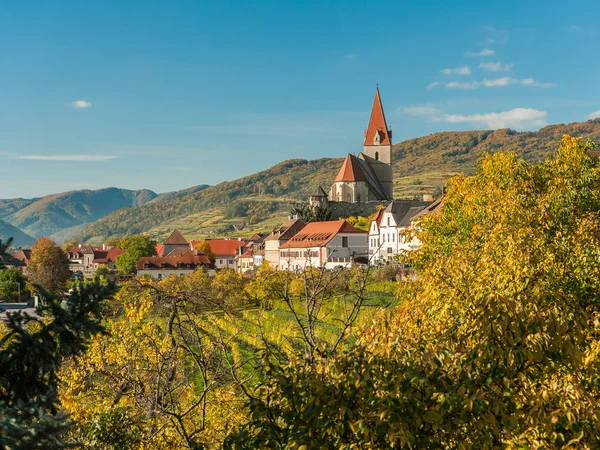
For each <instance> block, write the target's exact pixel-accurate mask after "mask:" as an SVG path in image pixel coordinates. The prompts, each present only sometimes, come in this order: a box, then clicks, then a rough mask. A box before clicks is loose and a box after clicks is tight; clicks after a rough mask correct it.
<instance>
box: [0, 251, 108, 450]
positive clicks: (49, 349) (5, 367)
mask: <svg viewBox="0 0 600 450" xmlns="http://www.w3.org/2000/svg"><path fill="white" fill-rule="evenodd" d="M6 249H7V246H6V244H4V245H2V244H1V243H0V254H2V253H4V252H5V251H6ZM114 292H115V287H114V285H109V286H102V285H100V284H98V283H94V284H91V285H89V286H86V287H81V288H79V289H76V290H74V291H72V292H71V293H70V294H69V295H68V296H65V295H64V294H61V295H58V296H56V295H53V294H51V293H45V294H44V298H45V300H46V301H45V302H44V304H43V305H42V306H41V307H40V310H39V313H40V314H41V315H42V316H43V319H37V318H33V317H31V316H29V315H26V314H22V313H21V312H16V313H9V314H8V320H7V322H6V323H5V324H4V325H2V327H0V368H1V370H0V447H1V448H11V449H12V448H15V449H16V448H19V449H29V448H44V449H56V448H64V447H65V446H66V445H65V442H64V440H63V434H64V432H65V429H66V428H67V426H68V418H67V416H66V415H65V413H64V411H63V410H62V409H61V408H60V404H59V402H58V398H57V392H56V387H57V382H58V377H57V372H58V370H59V368H60V366H61V364H62V362H63V361H64V360H65V358H67V357H70V356H73V355H77V354H79V353H80V352H81V351H82V350H83V349H84V348H85V344H86V342H87V340H88V339H89V337H90V335H91V334H94V333H97V332H98V331H101V330H102V328H101V326H100V310H101V307H102V303H103V301H104V300H105V299H107V298H109V297H110V296H111V295H112V294H113V293H114Z"/></svg>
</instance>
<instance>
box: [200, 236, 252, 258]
mask: <svg viewBox="0 0 600 450" xmlns="http://www.w3.org/2000/svg"><path fill="white" fill-rule="evenodd" d="M206 242H207V243H208V246H209V247H210V251H211V252H212V253H213V255H215V257H217V256H235V255H237V253H238V248H240V247H243V246H244V245H246V242H245V241H242V240H240V241H238V240H237V239H207V240H206Z"/></svg>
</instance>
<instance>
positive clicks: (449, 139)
mask: <svg viewBox="0 0 600 450" xmlns="http://www.w3.org/2000/svg"><path fill="white" fill-rule="evenodd" d="M564 134H570V135H573V136H577V137H584V138H592V139H594V140H600V119H595V120H589V121H587V122H576V123H571V124H555V125H548V126H546V127H543V128H541V129H540V130H538V131H533V132H517V131H513V130H510V129H498V130H474V131H445V132H439V133H432V134H430V135H428V136H422V137H417V138H412V139H409V140H406V141H403V142H400V143H398V144H395V145H394V146H393V158H394V163H393V165H394V184H395V187H394V197H395V198H401V197H407V196H408V197H410V196H418V195H422V194H438V195H439V193H440V192H441V187H442V186H443V184H444V183H445V181H446V180H447V179H448V178H449V177H450V176H452V175H454V174H456V173H472V172H473V171H474V170H475V167H476V165H477V161H478V160H479V159H480V158H481V157H482V156H483V154H484V153H485V152H489V153H493V152H496V151H498V150H504V151H512V152H516V153H517V154H518V155H520V156H522V157H523V158H525V159H526V160H528V161H530V162H535V161H539V160H541V159H543V158H544V157H545V156H547V155H548V154H550V153H552V152H553V151H554V150H556V147H557V144H558V141H559V140H560V138H561V137H562V136H563V135H564ZM342 160H343V158H320V159H316V160H306V159H301V158H296V159H290V160H286V161H283V162H281V163H279V164H276V165H275V166H273V167H271V168H269V169H265V170H262V171H260V172H257V173H255V174H252V175H248V176H246V177H242V178H239V179H237V180H232V181H225V182H222V183H219V184H217V185H215V186H211V187H208V188H206V189H203V190H201V191H199V192H195V193H192V194H190V195H186V196H184V197H181V198H176V199H173V200H164V201H154V202H150V203H148V204H145V205H141V206H139V207H137V208H128V209H123V210H119V211H115V212H113V213H111V214H110V215H108V216H106V217H104V218H102V219H100V220H98V221H96V222H93V223H90V224H88V225H86V226H85V227H84V229H83V231H82V232H81V233H80V234H79V235H78V237H79V238H80V239H81V240H84V241H97V242H99V241H102V240H105V239H108V238H109V237H116V236H123V235H125V234H132V233H143V232H148V233H149V234H151V235H152V236H153V237H157V238H160V237H164V236H165V235H166V234H167V233H168V230H169V229H170V228H171V227H174V226H175V225H177V226H181V225H184V226H186V224H187V225H189V226H188V230H187V232H188V233H189V235H188V236H187V237H189V238H191V237H196V236H201V235H205V234H207V233H209V234H210V233H214V232H218V233H221V234H227V233H236V232H239V231H241V230H244V229H246V230H247V231H248V232H254V231H258V230H260V231H266V230H268V229H269V227H270V226H271V225H272V224H273V223H275V222H274V220H276V219H277V218H276V217H275V215H276V214H279V215H280V216H281V213H282V212H284V211H286V210H287V208H288V207H289V204H290V203H292V202H294V201H306V200H307V199H308V196H309V195H310V193H311V191H312V190H313V189H314V188H315V187H316V186H317V184H321V185H322V186H323V187H324V188H325V189H326V190H327V189H328V187H329V186H330V185H331V182H332V181H333V179H334V178H335V175H336V173H337V171H338V170H339V168H340V165H341V163H342ZM424 181H425V182H426V183H424ZM203 216H210V217H209V220H204V217H203ZM232 219H233V221H232ZM270 219H272V220H270ZM279 220H281V219H279ZM236 221H237V222H236ZM253 222H254V224H253ZM223 223H226V224H227V226H228V227H229V228H227V227H225V228H223V227H222V224H223ZM256 224H258V225H259V226H254V227H253V226H251V225H256ZM248 226H249V227H248ZM246 227H248V228H246ZM261 227H262V228H261ZM240 228H241V230H240Z"/></svg>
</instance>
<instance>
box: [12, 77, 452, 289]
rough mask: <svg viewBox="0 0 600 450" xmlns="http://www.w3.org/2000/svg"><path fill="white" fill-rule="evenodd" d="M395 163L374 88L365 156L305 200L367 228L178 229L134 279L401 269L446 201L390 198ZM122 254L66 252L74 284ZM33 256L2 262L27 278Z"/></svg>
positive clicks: (110, 266) (84, 249)
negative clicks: (361, 219) (355, 216)
mask: <svg viewBox="0 0 600 450" xmlns="http://www.w3.org/2000/svg"><path fill="white" fill-rule="evenodd" d="M392 162H393V157H392V131H391V129H390V127H389V126H388V124H387V121H386V118H385V113H384V109H383V104H382V101H381V96H380V92H379V88H377V89H376V91H375V97H374V100H373V106H372V109H371V114H370V119H369V123H368V126H367V129H366V130H365V131H364V151H363V152H361V153H360V154H359V155H358V156H355V155H353V154H348V155H347V156H346V158H345V159H344V161H343V164H342V166H341V168H340V170H339V172H338V174H337V176H336V178H335V180H334V182H333V184H332V185H331V187H330V189H329V191H328V192H326V191H325V189H323V187H321V186H320V185H319V186H317V188H316V189H315V190H314V192H313V194H312V195H311V196H310V198H309V199H308V201H307V205H308V208H309V209H311V210H315V209H317V210H322V211H326V210H334V211H338V216H339V215H343V211H344V209H345V207H346V206H349V205H352V206H353V207H354V210H356V209H357V208H358V210H359V211H364V216H368V217H369V218H370V223H369V224H368V230H366V229H361V228H358V227H356V226H354V225H352V224H351V223H350V222H349V221H348V220H346V218H344V217H340V218H338V220H328V221H312V222H311V221H308V220H303V218H301V217H298V216H297V215H290V216H289V217H288V218H287V220H285V221H283V222H282V224H281V225H280V226H278V227H276V228H274V229H273V230H271V232H270V233H268V234H267V233H255V234H254V235H252V236H248V237H247V238H222V239H214V238H211V239H206V240H204V241H199V240H189V241H188V240H187V239H186V237H185V236H183V235H182V233H181V232H180V231H179V230H173V232H172V233H171V234H170V236H169V237H168V238H167V239H166V240H165V241H164V242H162V243H157V244H156V246H155V251H154V252H153V253H154V254H153V255H151V256H143V257H140V258H139V260H138V261H137V264H136V267H135V269H136V270H135V274H136V275H137V276H138V277H141V276H150V277H152V278H153V279H156V280H161V279H164V278H166V277H169V276H172V275H174V276H181V275H185V274H189V273H192V272H194V271H195V270H197V269H203V270H207V271H208V273H209V274H214V273H215V271H217V270H235V271H236V272H238V273H243V274H251V273H253V272H255V271H256V270H257V269H258V268H259V267H260V266H261V265H262V264H268V265H269V266H270V267H271V268H273V269H275V270H284V271H292V272H296V273H298V272H302V271H304V270H305V269H307V268H308V267H314V268H318V269H324V270H341V269H349V268H351V267H355V266H357V265H359V266H362V267H381V266H384V265H392V266H393V267H401V266H402V263H401V262H400V258H401V256H402V255H406V254H407V253H408V252H411V251H413V250H415V249H417V248H418V247H419V246H420V242H419V240H418V238H417V237H416V236H415V233H411V231H418V222H419V219H420V218H422V217H423V216H424V215H426V214H431V213H433V212H435V211H438V210H439V209H440V208H441V204H442V198H438V199H437V200H435V201H433V199H432V198H429V196H426V197H424V198H422V199H393V187H394V186H393V173H392ZM372 211H375V212H372ZM307 222H308V223H307ZM122 254H123V250H122V249H120V248H118V247H117V246H114V245H108V244H103V245H88V244H86V243H78V244H77V245H75V246H73V247H72V248H68V249H66V255H67V257H68V260H69V269H70V271H71V273H72V274H73V277H74V278H81V279H92V278H94V277H96V276H97V275H99V274H113V275H114V274H116V273H117V272H118V267H117V259H118V258H119V256H121V255H122ZM30 257H31V250H30V249H23V248H19V249H16V250H15V251H13V252H12V254H11V255H10V256H9V257H4V261H3V264H4V266H6V267H17V268H19V270H21V271H22V272H23V273H25V274H26V272H27V265H28V261H29V258H30Z"/></svg>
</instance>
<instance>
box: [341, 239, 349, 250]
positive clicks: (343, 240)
mask: <svg viewBox="0 0 600 450" xmlns="http://www.w3.org/2000/svg"><path fill="white" fill-rule="evenodd" d="M342 247H344V248H348V237H347V236H343V237H342Z"/></svg>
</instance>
